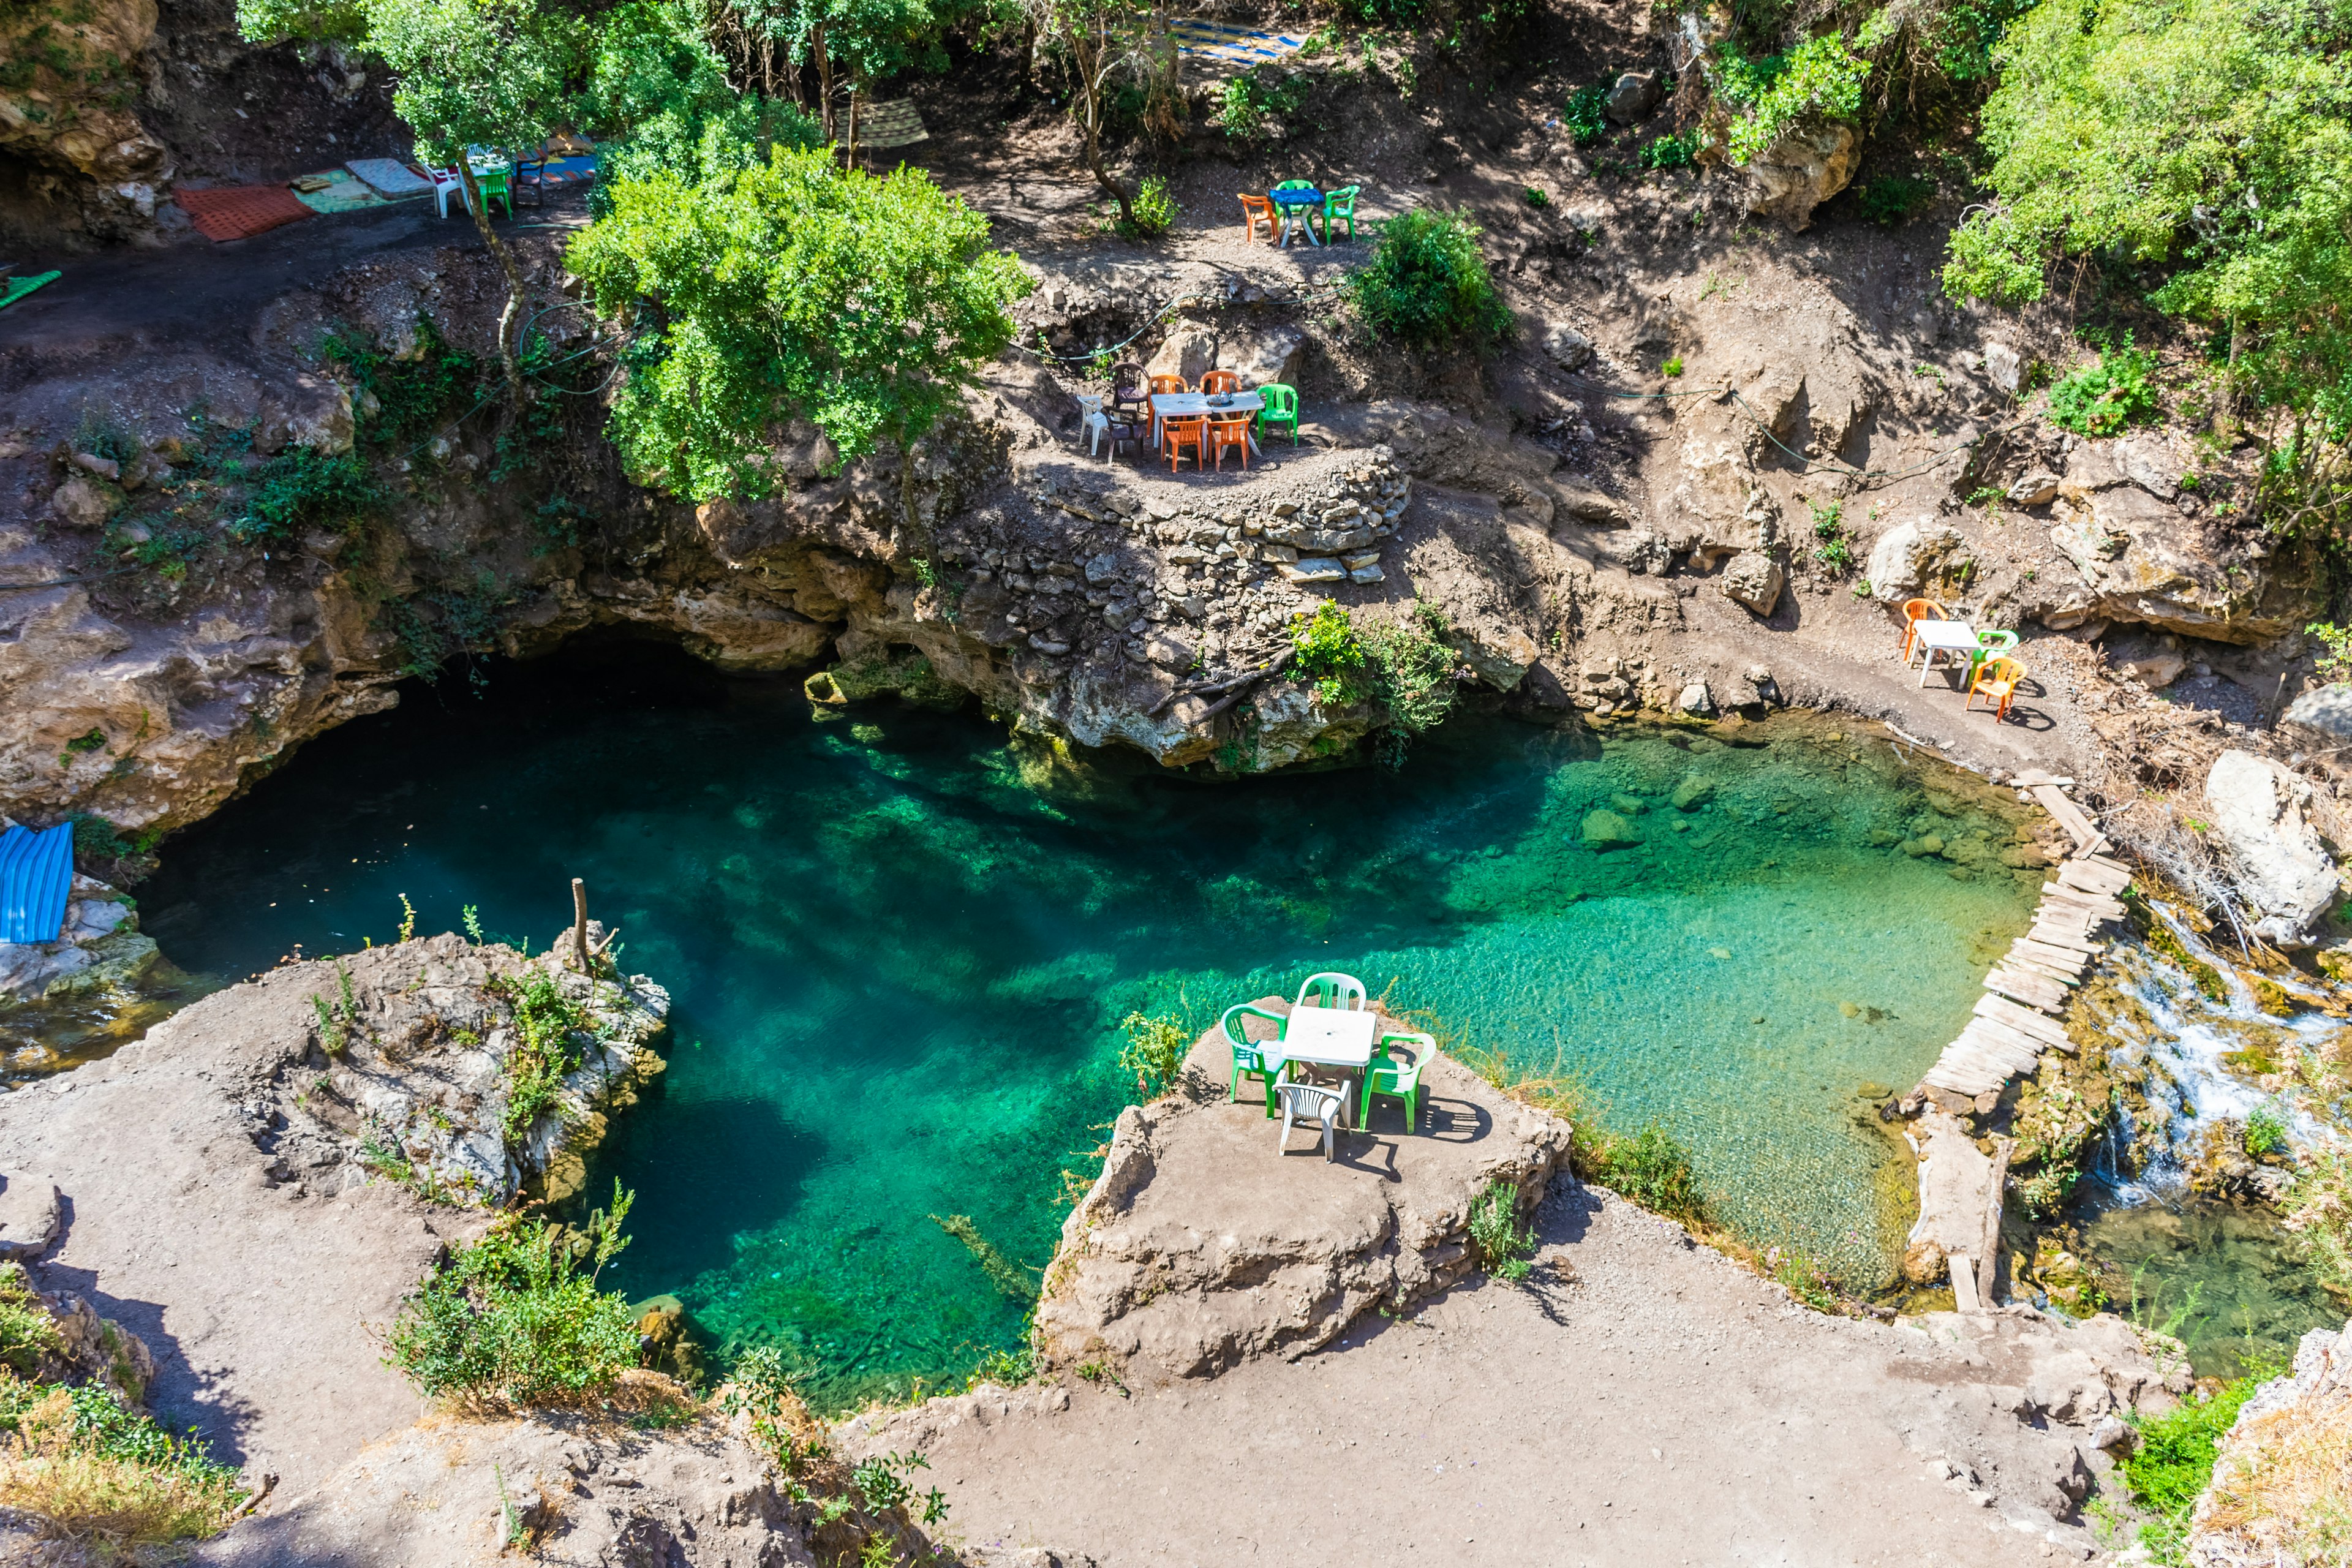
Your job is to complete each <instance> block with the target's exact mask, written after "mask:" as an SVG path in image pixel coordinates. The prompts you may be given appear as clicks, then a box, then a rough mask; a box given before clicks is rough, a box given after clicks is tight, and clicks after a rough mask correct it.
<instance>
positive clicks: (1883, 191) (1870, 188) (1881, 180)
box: [1856, 174, 1936, 228]
mask: <svg viewBox="0 0 2352 1568" xmlns="http://www.w3.org/2000/svg"><path fill="white" fill-rule="evenodd" d="M1856 195H1857V197H1858V199H1859V200H1860V201H1861V203H1862V216H1864V217H1866V218H1868V219H1869V220H1870V221H1871V222H1873V223H1874V224H1881V225H1884V226H1886V227H1888V228H1893V227H1895V226H1897V225H1898V224H1906V223H1909V222H1910V221H1911V220H1912V219H1913V218H1915V217H1917V216H1919V215H1920V214H1921V213H1923V212H1926V211H1927V208H1928V207H1929V206H1930V205H1932V204H1933V203H1934V202H1935V200H1936V182H1935V181H1933V180H1923V179H1920V178H1918V177H1916V176H1915V175H1911V174H1881V175H1879V176H1878V178H1876V179H1874V180H1873V181H1871V182H1870V184H1866V185H1864V186H1863V187H1862V189H1861V190H1860V191H1859V192H1857V193H1856Z"/></svg>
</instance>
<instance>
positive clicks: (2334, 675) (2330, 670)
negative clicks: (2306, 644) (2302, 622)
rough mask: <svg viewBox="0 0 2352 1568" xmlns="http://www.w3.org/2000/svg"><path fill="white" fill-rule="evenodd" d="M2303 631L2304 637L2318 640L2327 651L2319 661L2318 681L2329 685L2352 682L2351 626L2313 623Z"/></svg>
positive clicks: (2326, 622) (2324, 622)
mask: <svg viewBox="0 0 2352 1568" xmlns="http://www.w3.org/2000/svg"><path fill="white" fill-rule="evenodd" d="M2303 630H2304V635H2305V637H2316V638H2318V639H2319V642H2320V645H2321V646H2322V647H2325V648H2326V650H2327V651H2326V655H2325V656H2324V657H2323V658H2321V659H2320V660H2319V668H2318V671H2317V673H2318V676H2319V679H2322V680H2325V681H2326V682H2328V683H2329V684H2330V685H2341V684H2342V683H2343V682H2345V681H2347V680H2352V626H2336V625H2335V624H2333V623H2332V622H2328V621H2314V622H2312V623H2311V625H2309V626H2305V627H2304V628H2303Z"/></svg>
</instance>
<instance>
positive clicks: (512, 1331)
mask: <svg viewBox="0 0 2352 1568" xmlns="http://www.w3.org/2000/svg"><path fill="white" fill-rule="evenodd" d="M634 1197H635V1194H629V1193H624V1192H622V1191H621V1190H620V1189H619V1188H618V1187H617V1186H616V1187H615V1188H614V1203H613V1210H612V1212H611V1215H610V1216H609V1218H608V1219H607V1220H606V1222H605V1224H604V1226H602V1227H601V1234H599V1235H598V1236H597V1237H596V1241H595V1244H594V1247H593V1251H591V1253H590V1254H589V1258H588V1259H587V1260H585V1261H589V1262H590V1267H589V1268H588V1270H587V1272H585V1273H583V1272H582V1271H581V1265H582V1263H583V1259H582V1258H579V1257H577V1256H576V1255H575V1254H574V1252H573V1250H572V1248H571V1247H568V1246H566V1245H565V1244H564V1238H563V1237H562V1236H561V1235H560V1234H558V1232H557V1229H556V1227H554V1226H551V1225H550V1224H549V1223H548V1222H547V1221H545V1220H543V1219H532V1220H516V1221H510V1222H509V1223H508V1224H506V1225H504V1226H500V1227H499V1229H496V1230H493V1231H491V1232H490V1233H489V1234H488V1236H485V1237H483V1238H482V1239H481V1240H479V1241H478V1242H476V1243H474V1244H473V1245H472V1246H470V1247H462V1248H460V1249H459V1250H458V1252H457V1255H456V1256H455V1257H454V1258H451V1259H450V1260H449V1262H448V1264H447V1265H446V1267H444V1268H441V1269H440V1270H439V1271H437V1272H436V1274H435V1275H434V1276H433V1278H431V1279H427V1280H426V1281H425V1283H424V1284H423V1285H421V1286H419V1287H418V1288H417V1289H415V1290H414V1291H412V1292H411V1293H410V1294H409V1295H408V1297H407V1298H406V1299H405V1300H403V1301H402V1303H401V1309H400V1316H399V1318H398V1319H397V1320H396V1321H394V1324H393V1326H392V1332H391V1335H390V1337H389V1339H388V1341H387V1342H386V1353H385V1356H384V1360H385V1362H386V1363H387V1364H389V1365H391V1366H394V1367H396V1368H398V1369H399V1370H400V1371H401V1372H403V1373H406V1374H407V1375H408V1377H409V1379H410V1381H412V1382H414V1383H415V1384H416V1386H417V1387H418V1388H420V1389H422V1390H423V1391H424V1392H425V1394H428V1395H430V1396H431V1397H434V1398H436V1399H438V1398H453V1399H457V1400H461V1401H465V1402H468V1403H503V1404H507V1405H538V1404H548V1403H553V1402H561V1401H563V1400H567V1399H575V1398H579V1397H582V1396H583V1395H593V1394H597V1393H599V1392H601V1391H603V1390H604V1389H606V1388H608V1387H610V1386H611V1385H612V1384H613V1383H614V1381H615V1380H616V1379H617V1378H618V1377H619V1376H620V1374H621V1373H622V1372H624V1371H625V1370H626V1369H627V1368H629V1367H631V1366H634V1365H635V1364H636V1356H637V1332H636V1326H635V1319H634V1318H633V1317H632V1316H631V1314H630V1312H629V1304H628V1301H627V1300H626V1299H625V1298H624V1297H622V1296H621V1295H619V1294H618V1293H617V1292H600V1291H599V1290H598V1289H596V1275H597V1273H598V1271H600V1270H602V1269H603V1268H604V1265H605V1264H606V1263H608V1262H610V1261H611V1260H612V1258H614V1255H615V1254H617V1253H618V1252H619V1251H620V1250H621V1249H622V1248H623V1247H625V1246H627V1245H628V1238H627V1237H625V1236H623V1235H621V1233H620V1225H621V1222H622V1220H623V1219H624V1218H625V1217H626V1215H627V1214H628V1211H629V1205H630V1203H631V1202H632V1200H633V1199H634Z"/></svg>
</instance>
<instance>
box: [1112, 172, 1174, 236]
mask: <svg viewBox="0 0 2352 1568" xmlns="http://www.w3.org/2000/svg"><path fill="white" fill-rule="evenodd" d="M1128 205H1129V209H1130V210H1131V211H1132V212H1133V213H1134V215H1135V221H1134V222H1132V223H1122V224H1119V225H1117V227H1118V232H1119V233H1120V234H1121V235H1122V236H1124V237H1127V238H1129V239H1157V238H1158V237H1160V236H1161V235H1163V234H1166V233H1167V232H1168V231H1169V230H1170V229H1171V228H1172V227H1174V226H1175V224H1176V213H1177V206H1176V198H1175V197H1174V196H1173V195H1171V194H1170V193H1169V190H1168V178H1167V176H1166V175H1164V174H1148V175H1146V176H1145V177H1144V181H1143V184H1141V185H1140V186H1139V187H1138V188H1137V190H1136V193H1135V200H1134V201H1132V202H1130V203H1129V204H1128Z"/></svg>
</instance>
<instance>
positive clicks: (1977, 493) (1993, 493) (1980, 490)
mask: <svg viewBox="0 0 2352 1568" xmlns="http://www.w3.org/2000/svg"><path fill="white" fill-rule="evenodd" d="M2000 498H2001V489H2000V486H1999V485H1979V486H1978V487H1977V489H1975V490H1973V491H1972V492H1970V493H1969V501H1968V504H1969V505H1970V506H1980V507H1982V508H1984V509H1985V510H1988V511H1990V510H1992V507H1993V503H1995V502H1996V501H1998V500H2000Z"/></svg>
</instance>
